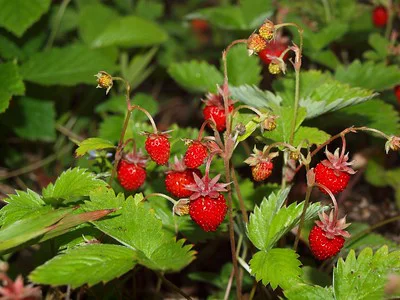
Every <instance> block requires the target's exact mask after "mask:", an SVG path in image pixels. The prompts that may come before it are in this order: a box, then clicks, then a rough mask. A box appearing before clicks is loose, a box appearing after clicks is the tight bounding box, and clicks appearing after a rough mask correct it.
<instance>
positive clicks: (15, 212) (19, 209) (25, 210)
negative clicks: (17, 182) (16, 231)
mask: <svg viewBox="0 0 400 300" xmlns="http://www.w3.org/2000/svg"><path fill="white" fill-rule="evenodd" d="M3 201H5V202H6V203H8V204H7V205H6V206H4V207H3V208H2V209H1V210H0V223H1V225H2V226H7V225H9V224H12V223H14V222H16V221H18V220H20V219H23V218H24V217H25V216H32V215H33V214H36V213H38V214H43V212H44V211H46V210H50V209H51V207H46V206H45V205H46V203H45V202H44V201H43V200H42V198H41V197H40V196H39V195H38V194H37V193H35V192H34V191H32V190H29V189H28V190H27V191H26V192H23V191H16V194H11V195H8V198H5V199H3ZM42 208H43V209H42Z"/></svg>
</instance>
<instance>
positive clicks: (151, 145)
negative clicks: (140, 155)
mask: <svg viewBox="0 0 400 300" xmlns="http://www.w3.org/2000/svg"><path fill="white" fill-rule="evenodd" d="M145 148H146V151H147V153H148V154H149V156H150V158H151V159H152V160H153V161H155V162H156V163H157V165H165V164H166V163H167V162H168V159H169V154H170V150H171V145H170V143H169V140H168V137H167V135H166V134H162V133H158V134H155V133H151V134H148V136H147V139H146V143H145Z"/></svg>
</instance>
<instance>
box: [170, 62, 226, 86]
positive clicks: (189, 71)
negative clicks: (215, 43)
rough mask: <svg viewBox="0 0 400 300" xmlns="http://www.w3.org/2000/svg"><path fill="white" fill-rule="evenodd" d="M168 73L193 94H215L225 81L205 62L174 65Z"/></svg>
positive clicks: (214, 68) (213, 67)
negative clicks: (218, 85)
mask: <svg viewBox="0 0 400 300" xmlns="http://www.w3.org/2000/svg"><path fill="white" fill-rule="evenodd" d="M168 73H169V75H170V76H171V77H172V78H173V79H174V80H175V81H176V82H177V83H178V84H179V85H180V86H182V87H184V88H185V89H187V90H189V91H193V92H202V93H205V92H209V91H210V92H215V91H216V90H217V84H222V81H223V76H222V74H221V73H220V72H219V71H218V70H217V68H216V67H215V66H213V65H210V64H208V63H207V62H205V61H194V60H193V61H190V62H183V63H174V64H172V65H171V66H170V67H169V69H168Z"/></svg>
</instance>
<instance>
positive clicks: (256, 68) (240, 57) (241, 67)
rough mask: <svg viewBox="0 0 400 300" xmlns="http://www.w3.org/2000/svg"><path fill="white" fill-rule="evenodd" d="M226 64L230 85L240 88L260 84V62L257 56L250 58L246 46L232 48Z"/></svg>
mask: <svg viewBox="0 0 400 300" xmlns="http://www.w3.org/2000/svg"><path fill="white" fill-rule="evenodd" d="M226 62H227V68H228V77H229V83H230V84H232V85H234V86H240V85H243V84H249V85H252V84H254V85H258V84H259V83H260V81H261V76H260V73H261V66H260V60H259V59H258V57H256V56H249V55H248V54H247V47H246V46H245V45H243V44H240V45H237V46H235V47H234V48H232V49H231V50H230V51H229V53H228V55H227V61H226Z"/></svg>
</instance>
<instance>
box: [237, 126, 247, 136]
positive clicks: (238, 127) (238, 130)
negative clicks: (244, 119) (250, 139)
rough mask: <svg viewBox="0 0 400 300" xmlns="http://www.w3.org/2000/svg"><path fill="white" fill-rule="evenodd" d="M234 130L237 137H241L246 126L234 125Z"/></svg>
mask: <svg viewBox="0 0 400 300" xmlns="http://www.w3.org/2000/svg"><path fill="white" fill-rule="evenodd" d="M235 130H236V132H237V133H238V135H239V136H242V135H244V134H245V133H246V126H245V125H244V124H243V123H239V124H237V125H236V127H235Z"/></svg>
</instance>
